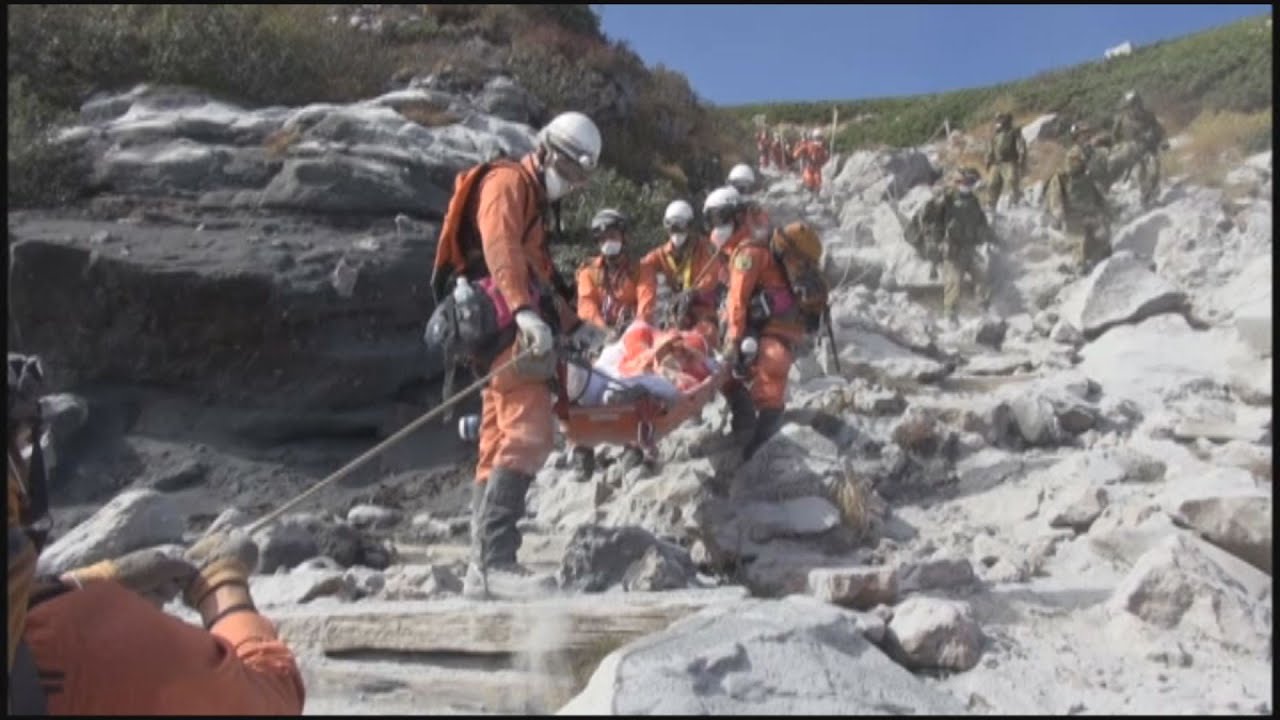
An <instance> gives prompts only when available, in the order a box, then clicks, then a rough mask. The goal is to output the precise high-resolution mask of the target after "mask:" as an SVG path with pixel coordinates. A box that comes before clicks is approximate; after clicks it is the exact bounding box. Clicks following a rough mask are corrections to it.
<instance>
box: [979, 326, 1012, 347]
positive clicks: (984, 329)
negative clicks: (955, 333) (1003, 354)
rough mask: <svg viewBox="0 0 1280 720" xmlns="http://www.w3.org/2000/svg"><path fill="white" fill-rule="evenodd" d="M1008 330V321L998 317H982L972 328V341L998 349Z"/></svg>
mask: <svg viewBox="0 0 1280 720" xmlns="http://www.w3.org/2000/svg"><path fill="white" fill-rule="evenodd" d="M1008 331H1009V323H1007V322H1005V321H1004V320H1003V319H1000V318H983V319H982V320H981V321H980V322H979V323H978V324H977V327H976V328H975V329H974V335H973V341H974V342H976V343H978V344H979V345H986V346H988V347H992V348H995V349H996V350H999V349H1000V347H1001V346H1002V345H1003V344H1004V337H1005V335H1006V334H1007V333H1008Z"/></svg>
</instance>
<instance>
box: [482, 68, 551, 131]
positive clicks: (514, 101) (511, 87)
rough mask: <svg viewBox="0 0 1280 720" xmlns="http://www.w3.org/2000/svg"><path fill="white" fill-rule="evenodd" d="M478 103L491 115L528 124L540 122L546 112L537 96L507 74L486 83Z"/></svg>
mask: <svg viewBox="0 0 1280 720" xmlns="http://www.w3.org/2000/svg"><path fill="white" fill-rule="evenodd" d="M476 104H477V105H479V106H480V107H481V108H482V109H483V110H484V111H485V112H487V113H489V114H490V115H496V116H498V117H500V118H502V119H504V120H510V121H512V122H518V123H524V124H526V125H537V124H539V122H540V121H541V119H542V116H543V115H544V114H545V113H546V108H545V107H543V105H542V103H541V102H539V101H538V99H537V98H535V97H534V96H533V95H532V94H531V93H530V92H529V91H528V90H525V89H524V88H523V87H521V86H520V85H519V84H517V83H516V81H514V80H512V79H511V78H509V77H506V76H505V75H499V76H498V77H495V78H493V79H491V80H489V82H487V83H485V86H484V90H482V91H481V93H480V97H479V98H477V99H476Z"/></svg>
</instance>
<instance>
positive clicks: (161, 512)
mask: <svg viewBox="0 0 1280 720" xmlns="http://www.w3.org/2000/svg"><path fill="white" fill-rule="evenodd" d="M186 529H187V521H186V516H185V514H184V513H183V512H182V508H181V507H180V506H179V505H178V503H177V501H176V500H174V499H173V498H172V496H169V495H164V494H161V493H157V492H154V491H151V490H127V491H125V492H123V493H120V494H119V495H117V496H116V497H115V498H113V499H112V500H111V502H109V503H107V504H106V505H103V506H102V508H101V509H99V510H98V511H97V512H96V513H94V514H93V515H92V516H91V517H90V518H89V519H88V520H86V521H84V522H83V523H81V524H79V525H77V526H76V527H75V528H73V529H72V530H71V531H70V532H68V533H67V534H66V535H64V536H62V537H60V538H57V539H55V540H54V541H53V542H52V543H51V544H50V545H49V546H48V547H47V548H45V550H44V552H42V553H41V554H40V561H39V565H38V567H39V571H40V572H41V573H49V574H55V575H56V574H59V573H63V572H66V571H67V570H72V569H74V568H78V567H83V566H85V565H91V564H93V563H95V562H98V561H99V560H109V559H114V558H118V557H120V556H121V555H124V554H125V553H129V552H132V551H134V550H140V549H142V548H146V547H152V546H155V545H166V544H171V543H181V542H182V535H183V533H184V532H186Z"/></svg>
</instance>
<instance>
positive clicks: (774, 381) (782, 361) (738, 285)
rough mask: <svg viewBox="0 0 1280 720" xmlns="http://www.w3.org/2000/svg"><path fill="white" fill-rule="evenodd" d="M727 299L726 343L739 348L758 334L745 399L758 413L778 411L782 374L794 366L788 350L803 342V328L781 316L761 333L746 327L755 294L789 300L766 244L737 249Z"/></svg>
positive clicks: (783, 387) (784, 384) (781, 402)
mask: <svg viewBox="0 0 1280 720" xmlns="http://www.w3.org/2000/svg"><path fill="white" fill-rule="evenodd" d="M729 268H730V269H729V294H728V296H727V297H726V298H725V310H724V321H725V325H726V328H727V329H726V331H725V336H726V338H727V342H732V343H734V344H737V343H739V342H740V341H741V340H742V338H744V337H746V336H747V335H756V334H757V333H758V342H759V351H758V354H757V356H756V360H755V361H754V362H753V363H752V365H751V371H750V376H749V382H750V384H751V399H752V401H753V402H754V403H755V405H756V409H758V410H780V409H782V407H783V405H784V404H785V399H786V390H787V373H788V372H790V370H791V363H792V362H793V361H794V357H793V355H792V346H793V344H794V343H795V342H797V341H799V340H801V339H803V337H804V326H803V324H801V323H800V322H799V321H798V320H795V319H793V318H791V317H788V315H787V314H785V313H784V314H782V315H781V316H774V317H772V318H770V319H769V320H767V321H766V322H765V323H764V325H763V327H760V328H751V327H749V326H748V320H747V318H748V312H749V306H750V304H751V302H752V300H753V299H754V297H755V296H756V294H757V293H761V292H764V293H776V294H782V295H787V296H789V295H790V292H791V288H790V286H789V284H788V283H787V279H786V276H785V274H784V273H783V270H782V266H781V265H780V264H779V263H778V261H777V260H775V259H774V257H773V253H772V252H771V251H770V250H769V248H768V246H767V244H764V243H757V242H748V243H744V244H742V245H741V246H740V247H739V248H738V249H737V250H736V251H735V252H734V254H733V259H732V260H731V261H730V262H729Z"/></svg>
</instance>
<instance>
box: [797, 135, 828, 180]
mask: <svg viewBox="0 0 1280 720" xmlns="http://www.w3.org/2000/svg"><path fill="white" fill-rule="evenodd" d="M796 159H797V160H799V161H800V162H802V163H803V164H804V179H803V181H802V182H803V183H804V186H805V187H806V188H809V189H810V190H812V191H814V192H817V191H818V190H819V189H820V188H821V187H822V166H823V165H825V164H826V162H827V147H826V146H825V145H823V144H822V143H821V142H819V141H817V140H810V141H808V142H805V143H801V145H800V147H799V148H797V149H796Z"/></svg>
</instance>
